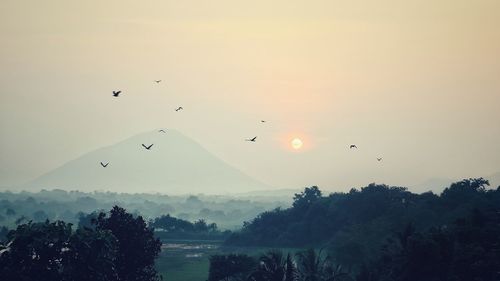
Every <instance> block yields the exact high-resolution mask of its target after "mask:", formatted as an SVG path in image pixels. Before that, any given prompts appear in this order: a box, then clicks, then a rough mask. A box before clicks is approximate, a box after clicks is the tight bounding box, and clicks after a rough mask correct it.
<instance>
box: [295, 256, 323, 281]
mask: <svg viewBox="0 0 500 281" xmlns="http://www.w3.org/2000/svg"><path fill="white" fill-rule="evenodd" d="M296 256H297V269H298V272H299V278H300V280H301V281H320V280H321V268H322V267H323V262H322V260H321V251H320V252H319V254H316V251H314V249H308V250H305V251H302V252H299V253H297V254H296Z"/></svg>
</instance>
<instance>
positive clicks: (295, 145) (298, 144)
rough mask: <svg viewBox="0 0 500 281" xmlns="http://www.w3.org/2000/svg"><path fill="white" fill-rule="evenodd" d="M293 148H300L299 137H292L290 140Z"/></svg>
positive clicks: (300, 141)
mask: <svg viewBox="0 0 500 281" xmlns="http://www.w3.org/2000/svg"><path fill="white" fill-rule="evenodd" d="M291 144H292V147H293V149H301V148H302V145H303V143H302V140H301V139H299V138H294V139H293V140H292V142H291Z"/></svg>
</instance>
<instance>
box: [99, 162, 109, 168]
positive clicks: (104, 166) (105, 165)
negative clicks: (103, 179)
mask: <svg viewBox="0 0 500 281" xmlns="http://www.w3.org/2000/svg"><path fill="white" fill-rule="evenodd" d="M108 164H109V162H108V163H106V164H104V163H102V162H101V166H102V167H103V168H106V167H107V166H108Z"/></svg>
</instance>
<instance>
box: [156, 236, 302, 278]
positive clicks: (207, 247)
mask: <svg viewBox="0 0 500 281" xmlns="http://www.w3.org/2000/svg"><path fill="white" fill-rule="evenodd" d="M268 250H269V248H254V247H252V248H244V247H238V248H227V247H221V241H196V240H178V241H164V244H163V246H162V252H161V254H160V257H159V258H158V259H157V261H156V267H157V269H158V272H159V273H160V274H161V275H162V276H163V280H165V281H205V280H207V278H208V267H209V262H208V258H209V257H210V256H211V255H214V254H228V253H243V254H247V255H251V256H259V255H260V254H262V253H264V252H266V251H268ZM281 250H282V251H283V252H284V253H286V252H296V251H298V250H299V249H281Z"/></svg>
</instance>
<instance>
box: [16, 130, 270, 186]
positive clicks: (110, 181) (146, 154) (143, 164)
mask: <svg viewBox="0 0 500 281" xmlns="http://www.w3.org/2000/svg"><path fill="white" fill-rule="evenodd" d="M165 131H166V133H161V132H158V131H156V130H155V131H153V132H146V133H143V134H139V135H136V136H133V137H131V138H128V139H126V140H124V141H122V142H119V143H116V144H113V145H110V146H107V147H104V148H101V149H97V150H95V151H92V152H90V153H87V154H85V155H83V156H81V157H79V158H77V159H75V160H72V161H70V162H68V163H66V164H64V165H62V166H61V167H59V168H56V169H54V170H52V171H50V172H48V173H46V174H44V175H42V176H40V177H39V178H37V179H35V180H33V181H32V182H30V183H29V184H27V185H26V186H24V188H28V189H31V190H35V189H37V190H39V189H42V188H44V189H54V188H59V189H65V190H75V189H78V190H82V191H94V190H109V191H116V192H152V191H154V192H160V193H166V194H187V193H191V194H194V193H204V194H227V193H243V192H250V191H255V190H264V189H269V187H268V186H266V185H265V184H263V183H260V182H258V181H256V180H254V179H252V178H250V177H249V176H247V175H245V174H244V173H242V172H241V171H239V170H238V169H236V168H234V167H232V166H230V165H228V164H227V163H225V162H223V161H222V160H220V159H219V158H217V157H216V156H214V155H213V154H211V153H210V152H208V151H207V150H205V149H204V148H203V147H201V146H200V145H199V144H198V143H196V142H195V141H193V140H191V139H190V138H188V137H186V136H184V135H182V134H181V133H179V132H177V131H175V130H165ZM141 144H145V145H150V144H154V145H153V146H152V147H151V150H146V149H145V148H143V147H142V145H141ZM101 161H102V162H104V163H108V162H109V165H108V166H107V167H106V168H104V167H102V166H101V164H100V162H101Z"/></svg>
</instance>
